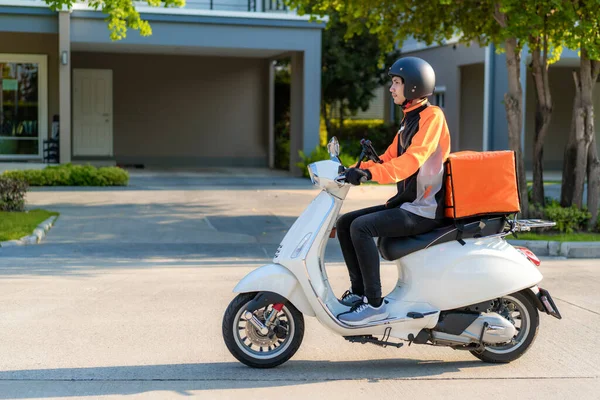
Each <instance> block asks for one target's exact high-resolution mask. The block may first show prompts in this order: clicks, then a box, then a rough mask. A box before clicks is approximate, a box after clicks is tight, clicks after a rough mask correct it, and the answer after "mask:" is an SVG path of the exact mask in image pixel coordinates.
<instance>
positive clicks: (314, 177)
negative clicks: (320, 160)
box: [308, 163, 319, 185]
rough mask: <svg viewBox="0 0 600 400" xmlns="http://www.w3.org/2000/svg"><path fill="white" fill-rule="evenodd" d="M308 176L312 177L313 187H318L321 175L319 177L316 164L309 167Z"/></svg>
mask: <svg viewBox="0 0 600 400" xmlns="http://www.w3.org/2000/svg"><path fill="white" fill-rule="evenodd" d="M308 174H309V175H310V180H311V182H312V183H313V185H318V184H319V175H317V166H316V165H315V164H314V163H313V164H309V165H308Z"/></svg>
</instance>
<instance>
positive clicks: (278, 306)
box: [273, 303, 283, 312]
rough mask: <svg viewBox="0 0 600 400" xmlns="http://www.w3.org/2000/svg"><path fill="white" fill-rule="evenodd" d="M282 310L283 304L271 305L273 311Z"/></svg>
mask: <svg viewBox="0 0 600 400" xmlns="http://www.w3.org/2000/svg"><path fill="white" fill-rule="evenodd" d="M282 308H283V303H277V304H273V309H274V310H277V312H279V311H281V309H282Z"/></svg>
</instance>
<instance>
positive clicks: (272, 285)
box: [233, 264, 315, 317]
mask: <svg viewBox="0 0 600 400" xmlns="http://www.w3.org/2000/svg"><path fill="white" fill-rule="evenodd" d="M233 292H234V293H248V292H273V293H277V294H279V295H281V296H283V297H285V298H286V299H288V301H289V302H290V303H292V304H293V305H294V307H296V308H297V309H298V310H299V311H300V312H301V313H302V314H304V315H308V316H310V317H314V316H315V311H314V310H313V308H312V307H311V305H310V303H309V302H308V299H307V298H306V295H305V294H304V291H303V290H302V286H301V285H300V282H298V279H296V277H295V276H294V274H292V273H291V272H290V270H288V269H287V268H286V267H284V266H283V265H281V264H267V265H263V266H262V267H259V268H257V269H255V270H254V271H252V272H250V273H249V274H248V275H246V276H245V277H244V278H242V280H241V281H240V282H239V283H238V284H237V285H236V286H235V288H233Z"/></svg>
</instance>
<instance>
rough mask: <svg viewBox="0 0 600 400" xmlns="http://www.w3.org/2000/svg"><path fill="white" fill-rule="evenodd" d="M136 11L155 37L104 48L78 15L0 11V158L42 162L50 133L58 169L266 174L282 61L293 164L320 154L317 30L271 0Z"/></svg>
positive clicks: (1, 1) (0, 4)
mask: <svg viewBox="0 0 600 400" xmlns="http://www.w3.org/2000/svg"><path fill="white" fill-rule="evenodd" d="M137 9H138V11H140V13H141V16H142V18H143V19H145V20H148V21H149V23H150V25H151V27H152V31H153V33H152V35H151V36H148V37H142V36H141V35H140V34H139V33H138V32H137V31H134V30H129V31H128V32H127V37H126V38H125V39H124V40H120V41H114V42H113V41H111V39H110V36H109V30H108V27H107V23H106V21H105V15H104V14H102V13H101V12H100V11H95V10H93V9H90V8H88V7H87V6H86V5H85V4H77V5H75V6H74V8H73V10H71V11H68V10H65V11H60V12H54V11H51V10H50V9H49V8H48V6H47V5H46V4H45V3H44V2H43V1H39V0H0V71H2V75H0V78H1V79H0V85H1V87H0V89H1V90H0V96H1V97H0V103H1V104H2V107H1V108H0V110H1V112H0V161H3V162H4V161H22V162H25V161H34V162H41V161H42V159H43V146H44V141H45V140H47V139H49V138H53V132H54V135H56V136H57V138H58V143H59V148H60V163H68V162H96V163H106V164H113V165H114V164H120V165H140V164H141V165H144V166H148V167H153V166H156V167H203V166H211V167H213V166H240V167H243V166H250V167H267V166H273V160H274V133H273V113H272V110H273V102H274V89H273V88H274V72H273V71H274V65H273V62H274V60H275V59H278V58H281V57H290V58H291V63H292V84H291V86H292V88H291V92H292V94H291V150H290V151H291V155H292V156H293V157H292V160H294V159H295V157H297V154H298V150H304V151H310V150H312V149H314V148H315V146H316V145H317V144H318V142H319V108H320V104H319V101H320V88H321V78H320V77H321V73H320V71H321V32H322V29H323V27H324V24H323V23H318V22H310V21H309V17H308V16H298V15H296V14H294V13H293V12H289V11H288V10H285V8H284V7H283V6H282V2H281V1H277V0H263V1H260V2H257V1H256V0H217V1H213V0H210V1H203V0H188V2H187V5H186V6H185V7H184V8H180V9H173V8H169V9H165V8H154V7H149V6H143V5H139V6H138V8H137ZM55 120H58V122H54V123H53V121H55ZM291 164H292V165H293V163H291Z"/></svg>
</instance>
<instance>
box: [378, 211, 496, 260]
mask: <svg viewBox="0 0 600 400" xmlns="http://www.w3.org/2000/svg"><path fill="white" fill-rule="evenodd" d="M481 221H484V222H485V225H484V226H481V225H483V224H481V225H480V223H481ZM505 221H506V219H505V218H504V217H495V218H489V219H487V218H479V219H476V220H474V221H470V222H469V223H467V224H465V225H464V228H463V229H462V235H461V238H462V239H468V238H475V237H483V236H489V235H494V234H497V233H500V232H502V231H503V230H504V224H505ZM450 223H452V222H450ZM480 227H481V229H478V228H480ZM452 240H459V230H458V228H457V227H456V226H455V225H454V224H453V223H452V225H448V226H444V227H442V228H437V229H434V230H433V231H430V232H427V233H423V234H421V235H415V236H403V237H380V238H379V239H378V240H377V247H378V248H379V252H380V253H381V256H382V257H383V258H384V259H385V260H388V261H393V260H397V259H399V258H402V257H404V256H406V255H408V254H411V253H414V252H416V251H419V250H423V249H425V248H428V247H431V246H435V245H438V244H442V243H446V242H450V241H452Z"/></svg>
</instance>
